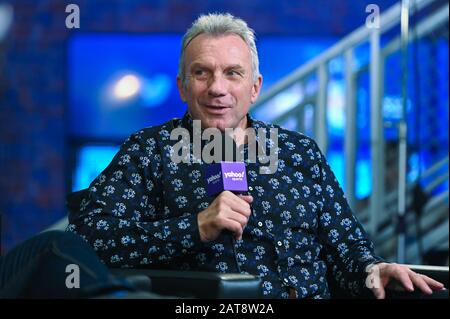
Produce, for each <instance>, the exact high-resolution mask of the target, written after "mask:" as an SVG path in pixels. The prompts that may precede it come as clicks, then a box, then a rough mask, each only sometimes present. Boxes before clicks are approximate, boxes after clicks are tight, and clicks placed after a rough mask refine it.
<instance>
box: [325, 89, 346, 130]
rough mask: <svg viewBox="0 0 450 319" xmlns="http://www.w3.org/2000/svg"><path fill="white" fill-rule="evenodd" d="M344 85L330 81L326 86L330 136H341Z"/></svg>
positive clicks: (343, 118) (343, 122) (343, 116)
mask: <svg viewBox="0 0 450 319" xmlns="http://www.w3.org/2000/svg"><path fill="white" fill-rule="evenodd" d="M344 94H345V92H344V85H343V83H342V82H341V81H330V83H329V86H328V102H327V103H328V112H327V119H328V124H329V130H330V134H333V135H338V136H342V135H343V134H344V127H345V104H344Z"/></svg>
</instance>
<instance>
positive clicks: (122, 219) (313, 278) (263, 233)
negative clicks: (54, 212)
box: [68, 113, 381, 298]
mask: <svg viewBox="0 0 450 319" xmlns="http://www.w3.org/2000/svg"><path fill="white" fill-rule="evenodd" d="M247 116H248V120H249V123H250V127H253V128H254V129H255V130H258V129H266V131H267V132H269V130H270V129H274V128H276V129H278V149H277V156H278V166H277V169H276V171H275V172H274V173H273V174H260V171H259V168H260V167H261V165H262V164H261V163H260V162H258V161H256V162H255V161H250V160H249V159H248V156H247V155H248V147H247V144H246V145H245V146H244V147H243V149H241V152H243V153H244V162H245V164H246V168H247V177H248V184H249V193H250V195H252V196H253V198H254V200H253V202H252V204H251V207H252V214H251V216H250V218H249V220H248V224H247V226H246V227H245V229H244V232H243V236H242V240H236V241H234V240H232V239H231V236H230V234H229V233H227V232H222V233H221V235H220V236H219V237H218V238H217V239H216V240H214V241H212V242H208V243H203V242H201V240H200V235H199V231H198V222H197V214H198V213H199V212H201V211H202V210H204V209H206V208H207V207H208V206H209V204H210V203H211V202H212V201H213V200H214V197H210V196H208V195H207V192H206V181H205V178H204V168H205V165H206V164H205V163H203V162H202V161H201V160H199V161H195V160H194V161H192V162H188V163H183V162H181V163H178V164H177V163H175V162H173V161H172V160H171V152H173V146H174V144H175V143H177V142H178V141H176V140H171V139H170V132H171V130H172V129H173V128H187V129H189V130H190V131H192V118H191V117H190V116H189V114H188V113H186V114H185V116H184V117H183V118H182V119H173V120H171V121H169V122H167V123H164V124H162V125H160V126H154V127H149V128H145V129H143V130H140V131H139V132H137V133H135V134H133V135H131V136H130V137H129V138H128V139H127V140H126V141H125V142H124V143H123V144H122V146H121V148H120V150H119V152H118V153H117V154H116V155H115V157H114V158H113V160H112V161H111V163H110V164H109V166H108V167H107V168H106V169H105V170H104V171H103V172H102V173H101V174H100V175H99V176H98V177H97V178H96V179H95V180H94V181H93V182H92V183H91V185H90V187H89V192H88V194H89V195H88V196H87V197H86V198H84V199H83V200H82V202H81V205H80V208H79V210H78V211H75V212H71V213H70V214H69V226H68V231H73V232H76V233H78V234H79V235H81V236H82V237H83V238H84V239H85V240H87V241H88V242H89V243H90V244H91V245H92V247H93V248H94V249H95V250H96V252H97V254H98V255H99V256H100V258H101V259H102V261H103V262H104V263H105V264H106V265H108V266H109V267H124V268H131V267H134V268H137V267H147V268H159V269H172V270H175V269H176V270H198V271H214V272H224V273H225V272H242V273H249V274H254V275H257V276H259V277H260V278H261V280H262V294H263V296H264V297H267V298H288V297H289V291H291V290H290V288H291V287H292V288H294V289H295V292H296V296H297V298H329V297H330V293H329V287H328V283H327V277H326V273H327V270H330V271H331V272H332V273H333V275H334V277H335V279H336V281H337V283H339V285H340V286H341V288H344V289H346V290H347V291H349V292H351V293H352V294H359V293H361V289H363V288H364V282H365V278H366V272H365V270H366V267H367V266H368V265H369V264H371V263H374V262H378V261H380V260H381V258H379V257H377V256H375V255H374V252H373V246H372V243H371V241H370V240H369V239H368V236H367V234H366V233H365V232H364V230H363V227H362V226H361V224H360V223H359V222H358V221H357V219H356V218H355V216H354V215H353V213H352V211H351V209H350V207H349V205H348V203H347V201H346V199H345V197H344V193H343V191H342V189H341V187H340V186H339V184H338V182H337V180H336V178H335V176H334V174H333V172H332V171H331V169H330V167H329V165H328V164H327V162H326V160H325V158H324V156H323V154H322V153H321V151H320V150H319V148H318V146H317V145H316V143H315V142H314V141H313V140H312V139H311V138H309V137H307V136H305V135H303V134H301V133H298V132H293V131H289V130H286V129H283V128H281V127H278V126H275V125H271V124H266V123H264V122H261V121H257V120H254V119H252V118H251V117H250V115H247ZM191 142H192V140H191ZM266 143H267V145H266V146H267V147H270V146H273V141H272V140H271V139H270V138H267V139H266ZM191 150H192V147H191ZM264 165H266V164H264Z"/></svg>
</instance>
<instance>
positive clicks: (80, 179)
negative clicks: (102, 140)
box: [72, 144, 119, 191]
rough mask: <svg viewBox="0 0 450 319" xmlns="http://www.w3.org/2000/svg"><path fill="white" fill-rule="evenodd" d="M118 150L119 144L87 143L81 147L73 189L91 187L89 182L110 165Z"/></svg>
mask: <svg viewBox="0 0 450 319" xmlns="http://www.w3.org/2000/svg"><path fill="white" fill-rule="evenodd" d="M118 150H119V146H118V145H92V144H91V145H90V144H86V145H84V146H82V147H80V148H79V150H78V151H77V161H76V166H75V169H74V171H73V183H72V191H78V190H80V189H84V188H87V187H89V184H90V183H91V182H92V181H93V180H94V179H95V178H96V177H97V176H98V175H99V174H100V173H101V172H102V171H103V170H104V169H105V168H106V167H107V166H108V164H109V163H110V162H111V160H112V159H113V157H114V155H115V154H116V153H117V152H118Z"/></svg>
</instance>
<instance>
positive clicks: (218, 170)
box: [205, 162, 248, 196]
mask: <svg viewBox="0 0 450 319" xmlns="http://www.w3.org/2000/svg"><path fill="white" fill-rule="evenodd" d="M205 177H206V185H207V191H208V195H209V196H214V195H216V194H218V193H221V192H222V191H230V192H247V191H248V185H247V173H246V170H245V163H243V162H220V163H215V164H211V165H208V166H207V167H206V170H205Z"/></svg>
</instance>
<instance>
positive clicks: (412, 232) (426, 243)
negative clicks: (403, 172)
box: [358, 156, 449, 263]
mask: <svg viewBox="0 0 450 319" xmlns="http://www.w3.org/2000/svg"><path fill="white" fill-rule="evenodd" d="M448 165H449V158H448V156H447V157H445V158H444V159H442V160H440V161H438V162H437V163H436V164H434V165H433V166H432V167H430V168H428V169H427V170H426V171H425V172H423V174H422V176H421V184H422V185H424V186H423V191H424V193H425V194H427V195H428V196H429V197H428V200H427V202H426V205H425V207H424V209H423V212H422V214H421V216H420V219H419V221H418V222H419V225H420V229H421V238H416V237H417V233H416V231H417V229H416V226H413V227H408V229H407V230H408V233H407V237H408V238H409V239H410V240H408V242H407V247H406V256H407V260H408V262H410V263H421V262H422V261H421V257H422V256H420V255H419V253H420V252H419V246H418V244H419V241H421V244H422V248H423V252H426V251H428V250H430V249H431V248H434V249H446V250H448V239H449V231H448V229H449V228H448V227H449V224H448V217H449V216H448V214H449V212H448V209H449V205H448V199H449V192H448V189H446V190H443V191H436V189H437V188H438V186H440V185H442V184H443V183H448V181H449V173H448V169H446V168H448ZM442 170H444V173H442ZM414 186H415V183H409V184H408V186H407V196H406V199H407V207H409V209H408V210H407V212H406V223H407V225H415V222H416V220H415V219H416V218H417V216H416V215H415V213H414V211H413V210H412V209H413V207H412V205H411V204H412V198H413V196H414V193H413V192H414ZM430 194H432V195H431V196H430ZM397 197H398V192H397V191H392V192H390V193H388V194H387V195H386V201H385V208H384V213H383V214H381V215H380V218H379V224H378V229H377V233H376V234H375V236H373V237H374V239H375V246H376V251H377V253H378V254H379V255H381V256H383V257H385V258H386V259H387V260H389V261H395V254H396V246H395V240H392V238H395V237H396V233H395V217H396V212H397V206H396V203H397ZM358 218H359V219H360V221H361V222H362V223H365V222H366V221H367V219H368V218H369V211H368V209H366V210H364V211H362V212H361V213H360V214H359V215H358ZM423 252H422V253H423Z"/></svg>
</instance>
